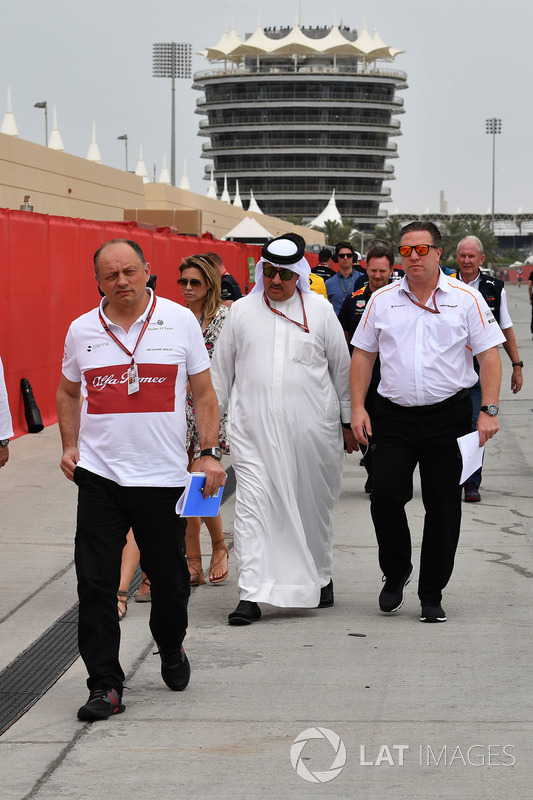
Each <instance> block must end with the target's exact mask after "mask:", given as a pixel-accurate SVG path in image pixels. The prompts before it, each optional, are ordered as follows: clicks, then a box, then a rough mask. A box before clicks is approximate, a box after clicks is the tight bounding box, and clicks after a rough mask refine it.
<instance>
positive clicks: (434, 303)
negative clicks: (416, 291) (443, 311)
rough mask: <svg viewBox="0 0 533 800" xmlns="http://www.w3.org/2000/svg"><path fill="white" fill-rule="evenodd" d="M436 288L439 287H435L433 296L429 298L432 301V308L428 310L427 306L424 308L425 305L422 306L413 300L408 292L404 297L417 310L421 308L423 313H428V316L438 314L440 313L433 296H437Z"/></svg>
mask: <svg viewBox="0 0 533 800" xmlns="http://www.w3.org/2000/svg"><path fill="white" fill-rule="evenodd" d="M438 288H439V287H438V286H437V288H436V289H435V291H434V292H433V294H432V296H431V297H432V300H433V308H430V307H429V306H425V305H423V303H419V302H418V300H413V298H412V297H411V295H410V294H409V292H406V295H407V297H408V298H409V300H410V301H411V303H413V304H414V305H415V306H418V308H423V309H424V311H429V313H430V314H440V311H439V309H438V308H437V301H436V300H435V295H436V294H437V291H438Z"/></svg>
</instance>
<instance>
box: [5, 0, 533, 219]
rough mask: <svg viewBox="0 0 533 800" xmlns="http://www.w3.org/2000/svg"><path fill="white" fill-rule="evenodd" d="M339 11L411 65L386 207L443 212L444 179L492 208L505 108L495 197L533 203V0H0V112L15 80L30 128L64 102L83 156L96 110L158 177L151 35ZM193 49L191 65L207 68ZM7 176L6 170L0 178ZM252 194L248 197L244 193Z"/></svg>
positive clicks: (200, 170) (193, 142)
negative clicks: (488, 125) (44, 107)
mask: <svg viewBox="0 0 533 800" xmlns="http://www.w3.org/2000/svg"><path fill="white" fill-rule="evenodd" d="M300 6H301V21H302V24H303V25H313V26H315V25H331V24H333V23H334V22H335V21H336V22H337V23H340V22H342V23H343V24H345V25H348V26H349V27H350V28H357V29H359V30H360V29H361V28H362V26H363V23H364V21H365V18H366V23H367V27H368V29H369V32H370V33H372V32H373V29H374V27H375V26H377V30H378V32H379V34H380V36H381V38H382V39H383V40H384V41H385V43H386V44H387V45H390V46H391V47H394V48H398V49H401V50H405V53H403V54H402V55H399V56H397V58H396V61H395V66H396V67H397V68H398V69H400V70H403V71H405V72H406V73H407V82H408V85H409V88H408V89H407V90H405V91H404V92H402V96H403V98H404V102H405V112H406V113H405V114H403V115H400V116H399V119H400V120H401V126H402V133H403V135H402V136H401V137H397V138H395V139H394V141H395V142H397V144H398V153H399V158H398V159H394V160H392V161H391V162H390V163H393V164H394V166H395V174H396V180H394V181H391V182H389V183H386V184H385V185H387V186H390V188H391V192H392V202H390V203H387V204H384V205H383V206H382V208H386V209H387V210H388V211H389V213H394V211H395V210H397V209H398V210H400V211H401V212H424V211H426V210H429V211H430V212H436V211H438V210H439V192H440V190H441V189H442V190H444V192H445V198H446V200H447V201H448V210H449V211H450V212H454V211H456V210H457V209H458V208H459V209H460V210H461V211H473V212H481V213H485V212H486V211H488V210H489V208H490V205H491V192H492V137H491V136H489V135H487V134H486V133H485V120H486V119H487V118H490V117H498V118H501V120H502V134H501V135H499V136H497V137H496V204H495V205H496V211H497V212H498V211H500V212H508V213H512V212H516V211H518V210H519V209H520V208H521V209H522V210H523V211H533V201H532V191H531V187H532V186H533V155H532V140H533V102H532V91H531V90H532V72H533V46H532V45H531V40H532V37H533V0H505V1H504V0H367V2H366V3H365V4H360V3H358V2H355V1H354V0H333V2H331V3H328V2H324V0H300V1H299V0H268V2H267V0H231V2H230V1H229V0H187V2H185V0H89V1H88V2H84V1H83V0H46V2H45V0H3V2H2V5H1V8H0V24H1V27H2V46H1V48H0V66H1V68H0V120H1V119H2V118H3V114H4V112H5V107H6V106H5V104H6V98H7V87H8V84H10V85H11V95H12V104H13V112H14V115H15V120H16V123H17V126H18V131H19V135H20V136H21V138H23V139H28V140H30V141H33V142H38V143H44V112H43V111H41V110H39V109H36V108H34V107H33V106H34V103H35V102H37V101H42V100H47V101H48V103H49V105H50V115H49V126H50V127H51V123H52V113H51V110H52V104H53V103H54V102H55V103H56V106H57V115H58V123H59V130H60V133H61V136H62V138H63V142H64V146H65V151H66V152H67V153H72V154H73V155H77V156H82V157H85V156H86V155H87V151H88V149H89V144H90V141H91V134H92V121H93V118H94V119H95V120H96V138H97V142H98V145H99V148H100V153H101V156H102V160H103V162H104V163H105V164H108V165H110V166H114V167H118V168H120V169H123V168H124V143H123V142H122V141H118V140H117V136H120V135H121V134H125V133H126V134H127V135H128V137H129V168H130V169H135V166H136V163H137V159H138V155H139V145H140V142H141V140H142V145H143V152H144V160H145V162H146V165H147V168H148V172H149V175H150V178H152V175H153V169H154V164H155V165H156V175H157V176H159V172H160V170H161V167H162V163H163V155H164V153H165V151H166V153H167V161H168V166H169V167H170V96H171V91H170V86H171V82H170V79H161V78H153V77H152V45H153V43H154V42H171V41H176V42H191V43H192V45H193V52H195V53H197V52H198V51H200V50H202V49H203V48H204V47H207V46H213V45H215V44H216V43H217V42H218V40H219V39H220V37H221V35H222V33H223V32H224V28H225V26H226V24H227V25H228V27H231V24H232V19H233V20H234V21H235V27H236V30H237V31H238V32H239V33H240V35H241V36H242V37H244V34H245V33H249V32H252V31H253V30H254V28H255V27H256V25H257V21H258V15H260V22H261V25H262V26H274V25H276V26H278V27H279V26H286V25H292V24H294V22H296V21H297V20H298V15H299V7H300ZM209 68H210V64H209V62H207V61H206V60H205V59H204V58H203V57H202V56H200V55H197V54H195V55H194V57H193V72H196V71H202V70H205V69H209ZM198 97H200V93H199V92H197V91H195V90H193V89H192V81H187V80H180V81H177V89H176V100H177V114H176V130H177V143H176V154H177V155H176V164H177V166H176V178H177V182H178V183H179V180H180V178H181V174H182V171H183V159H184V158H185V159H186V162H187V172H188V176H189V180H190V182H191V188H192V189H193V191H196V192H198V193H200V194H205V193H206V191H207V185H208V184H207V183H206V182H204V181H203V180H202V178H203V174H204V167H205V166H206V164H208V163H209V162H207V161H206V160H205V159H202V158H201V157H200V153H201V146H202V143H204V142H206V141H207V140H206V139H205V138H204V137H200V136H198V135H197V132H198V124H199V122H200V120H201V119H202V117H201V116H200V115H198V114H195V113H194V111H195V107H196V100H197V98H198ZM0 180H1V178H0ZM243 200H244V201H245V206H246V205H247V198H243Z"/></svg>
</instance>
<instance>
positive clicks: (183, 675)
mask: <svg viewBox="0 0 533 800" xmlns="http://www.w3.org/2000/svg"><path fill="white" fill-rule="evenodd" d="M158 653H159V655H160V656H161V677H162V678H163V680H164V681H165V683H166V685H167V686H168V688H169V689H172V691H173V692H182V691H183V690H184V689H186V688H187V686H188V685H189V679H190V677H191V665H190V664H189V659H188V658H187V656H186V655H185V650H184V649H183V647H182V648H181V650H178V652H177V653H172V654H170V655H166V653H163V651H162V650H161V648H160V647H159V648H158ZM154 655H155V654H154Z"/></svg>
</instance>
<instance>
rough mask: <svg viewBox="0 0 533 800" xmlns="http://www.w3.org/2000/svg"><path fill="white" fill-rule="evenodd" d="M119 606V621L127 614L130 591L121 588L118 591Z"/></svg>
mask: <svg viewBox="0 0 533 800" xmlns="http://www.w3.org/2000/svg"><path fill="white" fill-rule="evenodd" d="M117 599H118V603H117V608H118V621H119V622H122V620H123V619H124V617H125V616H126V614H127V613H128V593H127V592H121V591H120V590H119V591H118V592H117Z"/></svg>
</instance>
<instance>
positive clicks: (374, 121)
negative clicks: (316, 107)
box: [199, 114, 400, 130]
mask: <svg viewBox="0 0 533 800" xmlns="http://www.w3.org/2000/svg"><path fill="white" fill-rule="evenodd" d="M244 125H253V126H254V127H256V128H263V127H268V126H272V125H281V126H283V127H284V128H287V127H289V126H291V125H309V126H310V127H312V128H320V130H324V129H326V130H329V129H330V126H331V128H332V129H334V128H339V127H342V126H350V127H351V128H352V129H353V128H359V127H362V128H366V127H368V126H373V127H376V126H377V127H383V128H386V129H388V128H394V129H399V128H400V121H399V120H398V119H391V120H389V121H388V122H386V121H385V120H384V119H383V118H382V117H365V118H364V119H353V120H347V119H343V120H340V119H337V120H334V119H324V120H322V119H320V116H319V115H317V116H316V118H315V119H310V118H309V117H308V116H306V115H304V114H295V115H294V116H293V117H292V118H291V119H290V120H289V119H286V118H283V117H281V116H279V117H276V116H272V115H269V116H268V118H265V119H258V118H257V117H254V116H252V115H249V116H248V115H245V114H243V115H239V119H238V120H235V121H231V122H226V121H224V122H215V121H211V120H205V119H202V120H200V125H199V127H200V130H212V129H213V130H219V129H221V128H230V129H232V128H238V129H242V127H243V126H244Z"/></svg>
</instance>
